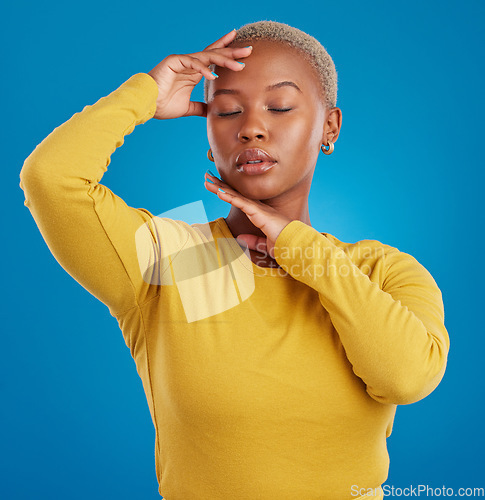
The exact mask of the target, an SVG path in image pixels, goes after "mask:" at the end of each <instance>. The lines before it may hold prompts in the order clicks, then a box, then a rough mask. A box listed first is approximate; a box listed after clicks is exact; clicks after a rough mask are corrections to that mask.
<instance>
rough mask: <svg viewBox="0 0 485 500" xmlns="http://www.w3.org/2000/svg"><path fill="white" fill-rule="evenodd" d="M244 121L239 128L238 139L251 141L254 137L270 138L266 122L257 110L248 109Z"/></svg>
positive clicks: (259, 138) (260, 138)
mask: <svg viewBox="0 0 485 500" xmlns="http://www.w3.org/2000/svg"><path fill="white" fill-rule="evenodd" d="M244 115H245V116H244V121H243V122H242V124H241V128H240V129H239V133H238V139H239V140H240V141H241V142H249V141H252V140H254V139H258V140H265V139H267V138H268V130H267V127H266V123H265V121H264V120H263V117H262V116H261V113H259V112H258V111H257V110H252V111H246V112H245V113H244Z"/></svg>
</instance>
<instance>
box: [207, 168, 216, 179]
mask: <svg viewBox="0 0 485 500" xmlns="http://www.w3.org/2000/svg"><path fill="white" fill-rule="evenodd" d="M206 173H208V174H209V175H212V177H215V178H216V179H218V177H217V175H216V174H213V173H212V172H211V171H210V170H209V169H207V170H206Z"/></svg>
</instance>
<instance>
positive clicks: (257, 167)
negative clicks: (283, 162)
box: [236, 148, 277, 175]
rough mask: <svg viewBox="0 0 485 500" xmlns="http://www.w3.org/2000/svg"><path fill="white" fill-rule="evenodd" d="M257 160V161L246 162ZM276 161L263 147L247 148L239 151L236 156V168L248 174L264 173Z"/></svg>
mask: <svg viewBox="0 0 485 500" xmlns="http://www.w3.org/2000/svg"><path fill="white" fill-rule="evenodd" d="M249 161H257V162H258V163H248V162H249ZM276 163H277V161H276V160H275V159H274V158H273V157H272V156H271V155H270V154H269V153H267V152H266V151H264V149H261V148H249V149H245V150H244V151H241V153H239V155H238V156H237V158H236V170H237V171H238V172H242V173H245V174H248V175H259V174H264V173H265V172H267V171H268V170H270V169H271V168H272V167H274V166H275V165H276Z"/></svg>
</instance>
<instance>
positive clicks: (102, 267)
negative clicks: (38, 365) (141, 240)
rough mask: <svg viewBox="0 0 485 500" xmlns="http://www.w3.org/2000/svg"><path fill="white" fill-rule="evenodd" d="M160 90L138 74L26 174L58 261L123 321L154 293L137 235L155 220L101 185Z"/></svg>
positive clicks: (54, 140)
mask: <svg viewBox="0 0 485 500" xmlns="http://www.w3.org/2000/svg"><path fill="white" fill-rule="evenodd" d="M157 96H158V87H157V84H156V82H155V81H154V80H153V78H152V77H151V76H150V75H148V74H147V73H138V74H135V75H133V76H132V77H131V78H129V79H128V80H127V81H126V82H124V83H123V84H122V85H121V86H120V87H119V88H118V89H116V90H115V91H113V92H112V93H111V94H109V95H108V96H106V97H102V98H101V99H100V100H99V101H97V102H96V103H95V104H93V105H89V106H86V107H84V109H83V110H82V111H81V112H78V113H75V114H74V115H73V116H72V117H71V118H70V119H69V120H68V121H67V122H65V123H64V124H62V125H61V126H59V127H57V128H56V129H54V131H53V132H52V133H51V134H50V135H49V136H47V137H46V138H45V139H44V140H43V141H42V142H41V143H40V144H39V145H38V146H37V147H36V148H35V150H34V151H33V152H32V153H31V154H30V156H29V157H28V158H27V159H26V160H25V162H24V164H23V167H22V170H21V172H20V187H21V189H22V190H23V191H24V196H25V201H24V205H25V206H26V207H28V209H29V210H30V212H31V214H32V216H33V218H34V220H35V222H36V224H37V226H38V228H39V230H40V232H41V234H42V237H43V238H44V240H45V242H46V243H47V245H48V247H49V249H50V251H51V252H52V254H53V255H54V257H55V259H56V260H57V261H58V262H59V264H60V265H61V266H62V267H63V268H64V269H65V270H66V271H67V272H68V273H69V274H70V275H71V276H72V277H73V278H74V279H75V280H77V281H78V282H79V283H80V284H81V285H82V286H83V287H84V288H86V289H87V290H88V291H89V292H90V293H91V294H93V295H94V296H95V297H97V298H98V299H99V300H101V301H102V302H103V303H104V304H105V305H107V306H108V307H109V309H110V313H111V314H112V315H113V316H116V315H117V314H119V313H122V312H124V311H126V310H128V309H129V308H131V307H133V306H134V305H136V303H137V301H139V300H140V299H143V297H144V296H146V293H147V292H148V284H147V283H145V282H144V280H143V278H142V275H141V273H140V269H139V264H138V260H137V254H136V245H135V232H136V230H137V229H138V228H139V227H140V226H141V225H143V224H144V223H146V222H148V221H149V220H150V219H151V218H152V217H153V215H152V214H150V212H148V211H147V210H145V209H137V208H133V207H129V206H127V204H126V203H125V202H124V201H123V200H122V199H121V198H119V197H118V196H117V195H115V194H114V193H113V192H112V191H111V190H110V189H108V188H107V187H105V186H103V185H102V184H100V183H99V182H100V180H101V178H102V176H103V174H104V172H106V170H107V167H108V165H109V164H110V157H111V155H112V153H113V152H114V151H115V149H116V148H118V147H119V146H121V145H122V144H123V142H124V136H125V135H128V134H130V133H131V132H132V131H133V130H134V128H135V126H136V125H139V124H142V123H145V122H146V121H147V120H149V119H150V118H152V117H153V116H154V114H155V111H156V99H157Z"/></svg>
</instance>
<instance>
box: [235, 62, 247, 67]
mask: <svg viewBox="0 0 485 500" xmlns="http://www.w3.org/2000/svg"><path fill="white" fill-rule="evenodd" d="M236 62H237V63H239V64H242V65H243V66H246V65H245V64H244V63H243V62H241V61H236Z"/></svg>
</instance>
